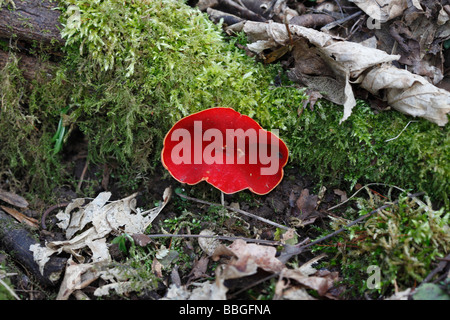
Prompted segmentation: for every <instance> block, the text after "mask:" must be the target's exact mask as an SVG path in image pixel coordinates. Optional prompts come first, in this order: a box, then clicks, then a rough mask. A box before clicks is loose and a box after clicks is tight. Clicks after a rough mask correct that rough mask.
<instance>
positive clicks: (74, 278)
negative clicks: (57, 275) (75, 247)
mask: <svg viewBox="0 0 450 320" xmlns="http://www.w3.org/2000/svg"><path fill="white" fill-rule="evenodd" d="M97 278H98V273H97V272H96V271H95V268H93V264H90V263H89V264H77V263H75V262H74V261H73V260H72V259H69V260H68V261H67V267H66V270H65V274H64V279H63V281H62V283H61V286H60V288H59V292H58V296H57V297H56V300H67V299H68V298H69V296H70V295H71V294H72V292H74V291H75V290H79V289H83V288H85V287H86V286H88V285H89V284H90V283H92V282H93V281H95V280H96V279H97Z"/></svg>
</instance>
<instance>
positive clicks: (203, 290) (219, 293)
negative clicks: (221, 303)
mask: <svg viewBox="0 0 450 320" xmlns="http://www.w3.org/2000/svg"><path fill="white" fill-rule="evenodd" d="M194 285H197V288H195V289H193V290H192V291H191V290H189V289H188V288H186V287H185V286H181V287H180V286H176V285H174V284H171V285H170V287H169V289H168V290H167V293H166V296H165V297H164V298H163V299H162V300H226V293H227V291H228V289H227V287H225V286H224V284H223V279H216V281H214V282H210V281H206V282H202V283H199V284H195V283H194Z"/></svg>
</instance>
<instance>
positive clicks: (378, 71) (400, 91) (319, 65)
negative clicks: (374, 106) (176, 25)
mask: <svg viewBox="0 0 450 320" xmlns="http://www.w3.org/2000/svg"><path fill="white" fill-rule="evenodd" d="M362 2H368V1H361V2H360V3H362ZM385 2H386V1H385ZM388 2H390V1H388ZM397 2H398V4H400V6H395V5H394V6H390V7H389V8H390V9H389V10H390V11H389V15H388V17H390V16H391V14H392V12H394V11H395V10H396V9H395V8H397V7H399V8H403V7H402V5H401V4H402V3H403V2H404V1H393V2H391V3H392V4H395V3H397ZM355 3H356V2H355ZM401 12H403V11H401ZM288 27H289V33H290V34H291V36H292V37H293V39H294V40H295V41H294V45H293V46H292V50H291V51H292V56H293V57H294V60H295V67H294V68H292V69H291V70H290V72H289V74H288V75H289V77H290V78H291V80H293V81H295V82H299V83H301V84H303V85H306V86H308V87H309V88H310V89H311V90H317V91H320V92H321V93H323V96H324V98H326V99H328V100H330V101H332V102H334V103H336V104H341V105H343V106H344V115H343V117H342V119H341V122H342V121H344V120H346V119H347V118H348V117H349V116H350V115H351V113H352V109H353V107H354V106H355V105H356V99H355V96H354V93H353V89H352V86H351V84H352V83H354V84H360V85H361V87H363V88H364V89H366V90H368V91H369V92H372V93H378V91H379V90H380V89H383V90H385V91H386V92H387V95H386V100H387V102H388V103H389V105H391V106H392V107H393V108H394V109H396V110H398V111H400V112H403V113H406V114H408V115H411V116H414V117H417V116H419V117H423V118H425V119H427V120H429V121H431V122H434V123H436V124H438V125H439V126H444V125H445V124H446V123H447V122H448V118H447V114H448V113H449V112H450V92H448V91H446V90H443V89H439V88H437V87H435V86H434V85H432V84H430V83H429V82H428V81H427V80H426V79H425V78H423V77H421V76H419V75H415V74H413V73H411V72H409V71H406V70H401V69H396V68H395V67H394V66H393V65H391V63H392V61H397V60H399V59H400V58H401V55H391V54H388V53H386V52H385V51H383V50H379V49H376V48H371V47H366V46H364V45H363V44H359V43H355V42H350V41H344V40H342V39H341V38H338V37H334V36H332V35H330V34H327V33H324V32H320V31H317V30H314V29H310V28H305V27H301V26H296V25H289V26H288ZM229 29H230V30H232V31H244V33H245V34H246V35H247V37H248V39H249V42H250V44H248V46H247V47H248V49H250V50H251V51H253V52H255V53H257V54H261V53H262V52H263V51H264V50H266V49H272V50H275V49H277V48H279V47H280V46H288V45H290V43H291V39H290V37H289V34H288V32H287V30H286V25H285V24H281V23H274V22H271V21H269V22H268V23H261V22H253V21H246V22H245V23H239V24H236V25H233V26H231V27H229ZM311 66H313V67H311ZM393 79H395V81H393Z"/></svg>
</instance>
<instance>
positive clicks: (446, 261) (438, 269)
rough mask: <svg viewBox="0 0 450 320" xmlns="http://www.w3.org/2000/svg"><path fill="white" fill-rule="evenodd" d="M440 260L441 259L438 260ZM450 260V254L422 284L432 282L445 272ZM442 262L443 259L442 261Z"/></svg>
mask: <svg viewBox="0 0 450 320" xmlns="http://www.w3.org/2000/svg"><path fill="white" fill-rule="evenodd" d="M438 259H439V258H438ZM449 259H450V254H448V255H447V256H446V257H445V258H443V259H442V261H441V262H439V264H438V266H437V267H436V268H434V269H433V270H432V271H431V272H430V273H429V274H428V275H427V277H426V278H425V279H424V280H423V281H422V283H427V282H430V281H431V279H433V277H434V276H435V275H436V274H437V273H438V272H440V271H442V270H444V268H445V267H446V266H447V264H448V261H450V260H449ZM440 260H441V259H440Z"/></svg>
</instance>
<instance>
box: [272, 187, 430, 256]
mask: <svg viewBox="0 0 450 320" xmlns="http://www.w3.org/2000/svg"><path fill="white" fill-rule="evenodd" d="M424 194H425V192H418V193H414V194H408V198H415V197H418V196H421V195H424ZM397 203H398V200H395V201H393V202H391V203H388V204H385V205H383V206H381V207H379V208H377V209H375V210H372V211H370V212H369V213H367V214H365V215H363V216H361V217H359V218H358V219H356V220H353V221H352V222H350V223H349V224H347V225H346V226H345V227H343V228H341V229H339V230H336V231H334V232H332V233H330V234H328V235H326V236H324V237H322V238H320V239H317V240H314V241H313V242H310V243H308V244H303V245H300V246H299V245H295V246H291V248H289V251H288V252H287V253H285V254H284V255H283V254H282V255H281V256H280V258H282V259H283V260H285V261H287V260H289V259H290V258H291V257H292V256H294V255H298V254H300V253H302V252H303V251H304V250H305V249H306V248H309V247H311V246H314V245H316V244H318V243H320V242H322V241H325V240H327V239H329V238H332V237H334V236H336V235H338V234H339V233H341V232H343V231H345V230H347V229H348V228H350V227H351V226H353V225H355V224H357V223H360V222H361V221H363V220H365V219H367V218H369V217H370V216H372V215H373V214H375V213H377V212H378V211H381V210H384V209H386V208H389V207H391V206H393V205H395V204H397Z"/></svg>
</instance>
